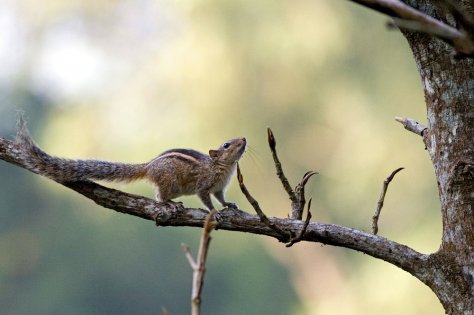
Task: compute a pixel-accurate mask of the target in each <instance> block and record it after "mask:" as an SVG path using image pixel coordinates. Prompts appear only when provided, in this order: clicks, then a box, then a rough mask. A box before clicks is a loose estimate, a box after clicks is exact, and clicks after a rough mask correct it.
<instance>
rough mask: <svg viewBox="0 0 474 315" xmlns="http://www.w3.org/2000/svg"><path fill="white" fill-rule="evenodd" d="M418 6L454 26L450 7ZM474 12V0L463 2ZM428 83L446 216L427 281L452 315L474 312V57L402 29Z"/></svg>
mask: <svg viewBox="0 0 474 315" xmlns="http://www.w3.org/2000/svg"><path fill="white" fill-rule="evenodd" d="M411 2H413V3H410V4H411V5H412V6H413V7H415V8H417V9H420V10H421V11H423V12H425V13H427V14H429V15H431V16H433V17H435V18H436V19H439V20H441V21H443V22H445V23H447V24H450V25H451V26H458V25H454V24H453V23H449V21H453V19H452V16H451V14H450V12H448V10H447V9H446V7H444V6H441V5H435V1H411ZM462 5H463V7H464V8H465V9H466V11H467V12H469V13H471V14H472V13H473V10H474V4H473V2H472V1H463V3H462ZM403 33H404V35H405V37H406V38H407V40H408V43H409V45H410V47H411V49H412V51H413V56H414V58H415V61H416V64H417V67H418V71H419V73H420V77H421V82H422V84H423V87H424V93H425V101H426V108H427V117H428V129H427V130H426V131H425V132H424V134H423V136H424V141H425V145H426V148H427V149H428V152H429V155H430V158H431V160H432V163H433V167H434V171H435V175H436V179H437V182H438V192H439V199H440V204H441V213H442V220H443V236H442V242H441V246H440V249H439V250H438V252H437V253H434V254H432V255H430V259H429V261H430V262H429V264H430V268H431V269H432V271H431V275H430V277H429V279H425V280H423V279H422V280H423V281H424V282H425V283H426V284H427V285H428V286H429V287H430V288H431V289H432V290H433V291H434V292H435V293H436V295H437V296H438V298H439V299H440V301H441V303H442V304H443V306H444V308H445V310H446V312H447V313H449V314H474V60H473V58H464V59H455V58H453V54H452V49H451V47H450V46H448V45H447V44H446V43H444V42H442V41H440V40H438V39H436V38H434V37H431V36H429V35H426V34H420V33H411V32H403Z"/></svg>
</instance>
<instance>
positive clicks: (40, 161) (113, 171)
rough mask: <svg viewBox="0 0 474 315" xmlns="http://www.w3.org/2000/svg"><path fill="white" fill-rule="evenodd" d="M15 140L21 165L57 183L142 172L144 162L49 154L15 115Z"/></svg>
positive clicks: (128, 177)
mask: <svg viewBox="0 0 474 315" xmlns="http://www.w3.org/2000/svg"><path fill="white" fill-rule="evenodd" d="M16 142H17V143H18V144H19V145H20V147H21V148H22V150H24V152H25V153H29V154H25V164H27V165H28V166H29V169H30V170H31V171H33V172H35V173H38V174H41V175H43V176H47V177H49V178H52V179H54V180H56V181H59V182H72V181H81V180H106V181H126V182H129V181H133V180H137V179H140V178H143V177H144V176H145V175H146V165H147V164H126V163H115V162H107V161H99V160H72V159H63V158H59V157H55V156H51V155H49V154H47V153H46V152H44V151H43V150H41V149H40V148H39V147H38V146H37V145H36V144H35V143H34V141H33V139H31V136H30V134H29V132H28V129H27V127H26V123H25V120H24V119H23V116H22V115H19V118H18V122H17V137H16Z"/></svg>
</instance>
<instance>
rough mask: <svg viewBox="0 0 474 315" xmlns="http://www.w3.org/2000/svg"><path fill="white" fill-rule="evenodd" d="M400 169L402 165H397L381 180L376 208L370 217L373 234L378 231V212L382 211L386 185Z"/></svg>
mask: <svg viewBox="0 0 474 315" xmlns="http://www.w3.org/2000/svg"><path fill="white" fill-rule="evenodd" d="M401 170H403V167H399V168H397V169H396V170H394V171H393V172H392V174H390V176H389V177H387V179H385V180H384V182H383V186H382V192H381V193H380V198H379V202H378V203H377V209H375V214H374V216H373V217H372V233H374V235H377V233H378V231H379V225H378V223H379V217H380V212H381V211H382V207H383V202H384V200H385V194H386V193H387V189H388V185H389V184H390V182H391V181H392V179H393V178H394V177H395V175H396V174H397V173H398V172H400V171H401Z"/></svg>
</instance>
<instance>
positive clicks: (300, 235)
mask: <svg viewBox="0 0 474 315" xmlns="http://www.w3.org/2000/svg"><path fill="white" fill-rule="evenodd" d="M312 200H313V199H309V202H308V214H307V215H306V220H305V221H304V224H303V227H302V228H301V230H300V232H299V233H298V235H297V236H296V237H294V238H292V239H290V241H289V242H288V244H286V245H285V246H286V247H291V246H293V245H294V244H295V243H298V242H300V241H301V240H302V239H303V236H304V233H306V229H307V228H308V225H309V222H310V221H311V217H312V215H311V211H310V210H311V201H312Z"/></svg>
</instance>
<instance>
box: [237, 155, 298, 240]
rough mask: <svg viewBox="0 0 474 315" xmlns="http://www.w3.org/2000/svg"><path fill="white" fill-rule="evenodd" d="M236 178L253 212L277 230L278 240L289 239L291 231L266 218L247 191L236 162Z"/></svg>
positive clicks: (264, 222)
mask: <svg viewBox="0 0 474 315" xmlns="http://www.w3.org/2000/svg"><path fill="white" fill-rule="evenodd" d="M237 179H238V181H239V186H240V190H241V191H242V193H243V194H244V196H245V198H247V200H248V202H249V203H250V204H251V205H252V207H253V208H254V210H255V212H256V213H257V215H258V217H259V218H260V221H262V223H263V224H265V225H266V226H268V227H269V228H271V229H272V230H274V231H275V232H277V233H278V234H279V235H280V237H279V240H280V241H281V242H285V241H286V240H288V239H290V238H291V233H290V232H287V231H284V230H282V229H280V228H279V227H278V226H276V225H275V224H274V223H272V222H271V221H270V220H269V219H268V217H267V216H266V215H265V213H263V211H262V209H261V208H260V205H259V204H258V201H257V200H255V198H253V197H252V195H251V194H250V192H249V191H248V189H247V187H246V186H245V184H244V177H243V176H242V172H241V171H240V166H239V164H237Z"/></svg>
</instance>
